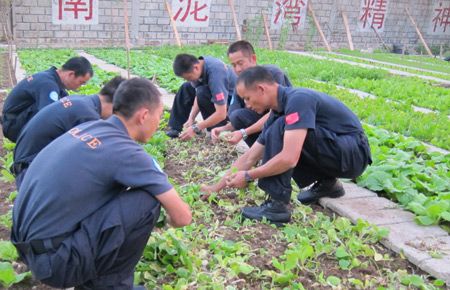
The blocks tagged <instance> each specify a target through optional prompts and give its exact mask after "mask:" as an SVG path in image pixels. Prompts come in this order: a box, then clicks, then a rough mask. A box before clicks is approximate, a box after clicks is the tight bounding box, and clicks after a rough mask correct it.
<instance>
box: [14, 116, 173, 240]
mask: <svg viewBox="0 0 450 290" xmlns="http://www.w3.org/2000/svg"><path fill="white" fill-rule="evenodd" d="M155 164H156V162H155V161H154V160H153V159H152V158H151V157H150V156H149V155H148V154H146V153H145V151H144V150H143V149H142V147H141V146H139V145H138V144H137V143H135V142H134V141H133V140H132V139H131V138H130V137H129V136H128V132H127V129H126V128H125V126H124V125H123V123H122V122H121V121H120V119H119V118H117V117H116V116H112V117H111V118H109V119H108V120H106V121H104V120H98V121H92V122H87V123H84V124H81V125H79V126H77V127H74V128H72V129H71V130H70V131H69V132H67V133H66V134H63V135H62V136H61V137H59V138H58V139H56V140H55V141H54V142H52V143H51V144H49V145H48V146H47V147H46V148H44V149H43V150H42V151H41V153H40V154H39V155H38V156H37V157H36V158H35V160H34V161H33V162H32V163H31V166H30V167H29V169H28V171H27V174H26V175H25V178H24V180H23V182H22V185H21V187H20V191H19V194H18V196H17V199H16V201H15V204H14V209H13V236H14V239H15V240H17V241H29V240H35V239H44V238H48V237H53V236H58V235H61V234H64V233H66V232H69V231H73V230H74V229H75V228H76V227H77V226H78V223H79V221H81V220H83V219H85V218H86V217H88V216H89V215H91V214H92V213H94V212H95V211H96V210H98V209H99V208H100V207H101V206H102V205H104V204H105V203H107V202H108V201H109V200H111V199H112V198H114V197H115V196H117V194H119V193H120V192H122V191H124V190H126V189H127V188H128V187H130V188H141V189H142V190H144V191H146V192H148V193H149V194H151V195H153V196H156V195H158V194H161V193H164V192H166V191H168V190H170V189H171V188H172V186H171V185H170V184H169V183H168V181H167V176H166V175H165V174H164V173H163V172H162V171H161V170H160V169H159V168H158V167H157V165H155Z"/></svg>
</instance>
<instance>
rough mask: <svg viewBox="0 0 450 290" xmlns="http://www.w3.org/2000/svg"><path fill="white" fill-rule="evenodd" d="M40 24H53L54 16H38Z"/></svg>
mask: <svg viewBox="0 0 450 290" xmlns="http://www.w3.org/2000/svg"><path fill="white" fill-rule="evenodd" d="M38 20H39V22H41V23H42V22H45V23H46V22H52V16H51V15H39V16H38Z"/></svg>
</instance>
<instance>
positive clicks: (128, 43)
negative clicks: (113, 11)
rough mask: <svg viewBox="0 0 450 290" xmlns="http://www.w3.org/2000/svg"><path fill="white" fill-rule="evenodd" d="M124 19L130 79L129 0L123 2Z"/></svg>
mask: <svg viewBox="0 0 450 290" xmlns="http://www.w3.org/2000/svg"><path fill="white" fill-rule="evenodd" d="M123 19H124V24H125V48H126V51H127V78H128V79H129V78H130V31H129V29H128V5H127V0H123Z"/></svg>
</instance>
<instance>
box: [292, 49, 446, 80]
mask: <svg viewBox="0 0 450 290" xmlns="http://www.w3.org/2000/svg"><path fill="white" fill-rule="evenodd" d="M288 52H289V53H293V54H298V55H303V56H307V57H312V58H315V59H320V60H330V61H335V62H340V63H346V64H351V65H356V66H360V67H364V68H371V69H382V70H387V71H388V72H389V73H391V74H396V75H401V76H407V77H418V78H421V79H425V80H431V81H435V82H438V83H441V84H447V85H448V84H450V81H448V80H443V79H440V78H436V77H431V76H423V75H419V74H413V73H409V72H404V71H400V70H395V69H389V68H382V67H379V66H375V65H370V64H364V63H359V62H353V61H349V60H343V59H337V58H329V57H325V56H321V55H316V54H313V53H309V52H304V51H292V50H289V51H288Z"/></svg>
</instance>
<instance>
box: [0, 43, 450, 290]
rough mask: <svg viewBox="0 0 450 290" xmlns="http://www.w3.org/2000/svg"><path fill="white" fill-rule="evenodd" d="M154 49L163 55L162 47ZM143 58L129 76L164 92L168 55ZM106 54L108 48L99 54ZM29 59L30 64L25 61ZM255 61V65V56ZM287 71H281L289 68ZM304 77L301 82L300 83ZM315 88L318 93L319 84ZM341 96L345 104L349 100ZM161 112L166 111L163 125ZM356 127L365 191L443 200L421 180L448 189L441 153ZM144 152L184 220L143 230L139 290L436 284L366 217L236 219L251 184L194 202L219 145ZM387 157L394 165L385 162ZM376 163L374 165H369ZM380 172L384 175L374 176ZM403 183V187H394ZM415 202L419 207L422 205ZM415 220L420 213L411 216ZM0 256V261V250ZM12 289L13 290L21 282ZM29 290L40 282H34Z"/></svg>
mask: <svg viewBox="0 0 450 290" xmlns="http://www.w3.org/2000/svg"><path fill="white" fill-rule="evenodd" d="M202 49H204V50H209V49H211V50H214V49H216V48H210V47H205V48H202ZM221 49H222V48H221ZM172 51H176V50H172ZM116 52H117V53H118V54H117V55H118V56H117V59H116V61H117V62H119V61H120V57H119V55H120V54H122V52H120V51H116ZM160 52H161V54H167V53H169V52H171V51H169V50H166V51H160ZM212 52H215V50H214V51H212ZM33 53H34V52H33V51H31V50H30V51H22V52H21V53H20V54H19V55H20V57H21V61H22V63H23V64H24V67H26V68H27V72H28V73H32V72H35V71H38V70H43V69H46V68H48V66H49V64H59V63H60V62H63V61H65V60H66V58H67V57H68V55H67V54H66V53H69V55H72V54H73V53H74V52H73V51H66V52H64V53H61V55H60V54H59V52H58V51H55V50H48V51H45V52H43V51H42V50H40V51H39V55H40V56H42V55H48V59H47V60H46V62H45V63H44V62H42V63H39V64H37V63H36V58H35V56H33ZM195 53H196V54H198V52H195ZM216 53H217V52H216ZM258 53H259V52H258ZM148 54H149V53H148V51H144V52H138V51H133V57H134V58H133V59H134V60H138V59H143V60H142V61H141V62H139V63H138V61H136V65H135V62H133V71H134V73H136V74H138V75H142V76H146V77H153V76H154V75H156V77H157V79H158V81H159V82H160V84H162V85H166V88H169V89H171V90H172V91H173V90H176V89H177V88H178V86H179V84H180V83H181V80H179V79H177V78H175V77H174V76H173V74H172V71H171V59H170V58H168V57H169V56H158V55H154V56H147V55H148ZM210 54H212V53H210ZM112 55H113V53H112V52H111V51H110V52H109V53H108V56H112ZM122 56H123V54H122ZM222 58H224V57H222ZM150 61H152V62H150ZM33 62H34V63H36V64H35V65H34V66H33ZM109 62H112V61H109ZM261 62H262V63H264V61H263V60H261ZM39 65H42V66H39ZM283 68H285V69H286V67H283ZM95 74H96V76H98V79H97V80H95V79H94V80H93V81H92V83H91V84H92V87H91V88H89V89H86V88H85V89H83V90H82V92H83V93H86V94H91V93H96V92H97V91H98V90H99V88H100V86H101V83H102V82H103V81H104V80H108V79H109V78H111V77H112V75H111V74H108V73H105V72H103V71H101V70H99V69H98V68H96V69H95ZM288 74H289V75H290V76H291V71H288ZM292 74H293V75H294V76H295V77H293V76H291V79H293V80H294V82H295V83H296V84H303V83H302V82H303V80H301V79H299V78H297V76H296V74H295V72H293V73H292ZM304 81H305V84H309V81H307V80H304ZM312 83H313V82H311V84H312ZM318 87H320V88H322V89H327V88H326V86H325V87H322V86H318ZM316 89H317V87H316ZM347 97H348V99H349V100H350V98H351V97H352V96H351V95H348V96H347ZM353 98H356V97H354V96H353ZM384 104H385V103H384ZM369 109H370V107H369ZM362 110H363V109H361V111H362ZM366 110H367V108H366ZM382 110H385V108H383V109H382ZM167 117H168V114H167V113H166V114H165V122H163V124H162V126H163V127H164V126H165V125H166V122H167ZM365 129H366V130H367V133H368V135H369V137H370V143H371V146H372V151H373V152H374V159H375V163H374V171H373V172H372V173H370V172H369V173H367V175H366V176H364V175H363V176H362V177H361V179H360V180H359V182H360V183H364V182H365V183H366V186H367V187H369V188H370V186H373V187H377V189H376V190H385V191H387V192H389V191H388V190H391V192H390V195H391V196H393V197H394V198H397V199H398V200H400V199H401V198H402V195H401V194H400V193H401V192H402V191H403V190H404V189H405V188H406V189H409V191H408V192H407V193H408V194H407V195H406V194H405V196H406V197H405V198H404V199H405V200H406V199H408V198H411V199H414V198H416V197H417V196H421V194H423V195H424V196H426V197H427V198H428V197H429V198H430V200H431V201H432V202H434V201H436V200H438V202H441V201H442V200H447V201H448V199H449V198H448V196H447V195H439V194H437V193H436V190H437V189H439V190H442V191H444V192H445V190H447V192H448V187H447V188H445V187H442V183H441V182H439V181H438V180H434V179H433V180H429V179H427V178H424V176H428V175H429V174H430V175H431V174H432V175H434V176H438V177H440V178H442V179H443V180H444V182H447V186H448V179H449V176H448V166H449V160H448V156H444V155H442V154H434V153H433V154H428V153H427V152H426V150H425V148H424V146H423V145H422V144H421V143H420V142H419V141H417V140H414V139H405V138H404V137H402V136H398V135H395V134H392V133H389V132H387V131H382V130H379V129H377V128H371V127H366V128H365ZM144 148H145V149H146V150H147V152H149V153H150V154H151V155H152V156H154V157H155V158H157V159H158V161H159V162H160V163H161V164H162V165H164V167H165V171H166V172H167V173H168V175H169V176H170V177H171V180H172V181H173V182H174V183H175V184H176V187H177V190H178V192H179V193H180V195H181V196H182V197H183V198H184V199H185V201H186V202H188V203H189V204H190V206H191V207H192V209H193V216H194V223H193V224H191V225H190V226H188V227H185V228H182V229H167V228H166V229H164V230H158V229H157V230H156V231H155V232H154V233H153V234H152V236H151V238H150V241H149V244H148V246H147V247H146V249H145V252H144V257H143V258H142V259H141V261H140V262H139V264H138V267H137V272H136V277H135V278H136V281H137V282H143V283H146V285H147V286H148V287H149V288H162V289H244V288H245V289H269V288H279V289H281V288H284V287H287V288H289V289H304V288H305V289H331V288H341V289H350V288H352V289H358V288H359V289H361V288H368V289H406V288H414V287H417V288H420V287H421V288H424V289H436V288H437V289H439V288H442V287H445V286H444V285H443V281H441V280H433V279H432V278H430V277H428V276H427V275H425V274H424V273H423V272H421V271H419V270H417V268H416V267H415V266H413V265H411V264H410V263H408V262H407V261H406V260H405V259H404V258H402V257H401V256H398V255H396V254H393V253H392V252H390V251H388V250H386V249H385V248H384V247H382V246H381V245H380V244H379V243H377V242H378V241H379V240H380V239H381V238H383V237H384V236H385V235H386V234H387V232H386V231H385V230H383V229H379V228H377V227H375V226H372V225H370V224H368V223H367V222H364V221H358V223H357V224H356V225H352V224H351V223H350V221H349V220H348V219H346V218H342V217H335V216H334V214H333V213H331V212H328V211H326V210H323V209H322V208H320V207H317V206H314V207H310V206H303V205H300V204H299V203H298V202H296V201H295V200H293V203H292V209H293V222H291V223H290V224H288V225H287V226H286V227H283V228H276V227H274V226H271V225H270V224H267V223H264V222H263V223H255V222H251V221H241V220H240V218H239V211H240V208H242V206H244V205H251V204H255V203H260V202H262V200H263V199H264V194H263V192H261V191H260V190H258V189H257V188H256V187H255V185H252V186H250V187H249V188H248V189H246V190H238V191H236V190H227V191H225V192H223V193H221V194H219V195H217V194H213V195H211V196H210V197H209V199H208V201H207V202H203V201H200V199H199V197H200V195H201V193H200V191H199V184H200V183H202V182H206V181H208V180H211V179H213V178H217V177H218V176H220V175H221V174H222V173H223V170H225V169H227V167H228V166H229V165H230V164H231V161H232V160H234V159H235V158H236V156H237V155H236V153H235V151H234V150H233V148H232V147H229V146H227V145H225V144H224V143H220V144H210V143H209V142H208V141H207V140H206V139H205V138H200V139H198V140H195V141H191V142H187V143H182V142H179V141H178V140H168V138H167V137H166V136H165V134H164V133H163V132H161V131H159V132H158V133H157V134H156V135H155V136H154V138H153V139H152V140H151V141H150V142H149V144H145V145H144ZM386 162H387V164H386ZM389 162H394V164H404V165H402V166H397V167H398V168H392V164H391V163H389ZM378 166H381V168H378V169H377V167H378ZM383 166H385V167H383ZM389 166H390V168H389ZM380 172H384V173H387V175H383V176H379V175H380ZM446 172H447V174H445V173H446ZM422 179H423V180H422ZM405 180H407V181H408V183H404V182H405ZM417 180H418V181H420V182H417ZM402 186H403V187H402ZM296 190H298V189H296ZM293 196H294V195H293ZM440 198H442V200H440ZM409 202H411V200H410V201H409ZM418 202H420V200H419V201H418ZM441 204H444V203H443V202H442V203H441ZM422 206H424V207H426V206H427V205H426V204H425V203H422ZM434 208H436V207H434ZM441 212H445V210H444V211H441ZM433 213H436V210H434V211H433ZM420 216H425V218H420V219H419V217H420ZM427 217H428V215H427V213H426V212H425V214H419V213H418V220H419V221H420V220H422V219H425V221H427V219H428V218H429V219H433V218H434V219H433V220H432V223H438V222H439V221H441V222H442V221H443V220H444V218H445V216H444V217H442V216H441V215H438V216H437V218H436V215H434V216H430V217H428V218H427ZM5 219H6V220H7V219H8V218H7V217H5ZM161 224H162V222H161ZM0 257H2V259H3V256H0ZM0 277H1V268H0ZM0 280H1V279H0ZM20 285H21V284H19V285H18V286H17V287H21V286H20ZM27 285H28V284H27ZM40 287H43V288H40ZM36 289H48V288H45V287H44V286H41V285H39V286H37V288H36Z"/></svg>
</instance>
